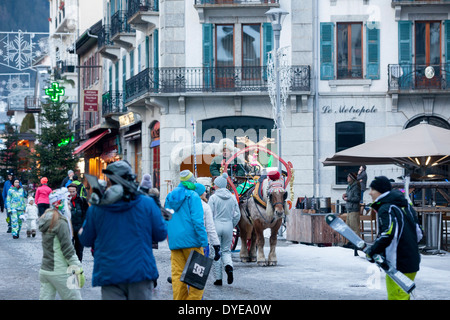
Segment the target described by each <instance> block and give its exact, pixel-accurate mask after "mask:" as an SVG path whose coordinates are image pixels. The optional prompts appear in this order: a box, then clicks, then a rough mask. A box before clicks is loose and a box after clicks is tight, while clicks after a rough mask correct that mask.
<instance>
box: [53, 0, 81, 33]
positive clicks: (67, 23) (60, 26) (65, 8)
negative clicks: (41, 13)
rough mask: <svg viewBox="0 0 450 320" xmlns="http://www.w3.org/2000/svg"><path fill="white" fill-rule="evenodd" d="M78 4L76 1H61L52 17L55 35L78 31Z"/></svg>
mask: <svg viewBox="0 0 450 320" xmlns="http://www.w3.org/2000/svg"><path fill="white" fill-rule="evenodd" d="M77 10H78V9H77V3H76V0H65V1H61V4H60V6H59V7H58V8H57V9H56V13H55V15H54V16H53V17H52V20H53V23H54V25H53V30H54V32H55V33H67V32H74V31H76V30H77V22H76V19H77Z"/></svg>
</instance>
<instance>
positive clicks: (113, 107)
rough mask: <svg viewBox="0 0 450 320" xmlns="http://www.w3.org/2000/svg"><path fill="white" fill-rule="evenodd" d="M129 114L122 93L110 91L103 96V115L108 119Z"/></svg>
mask: <svg viewBox="0 0 450 320" xmlns="http://www.w3.org/2000/svg"><path fill="white" fill-rule="evenodd" d="M126 112H127V108H126V107H125V102H124V99H123V94H122V92H121V91H108V92H106V93H105V94H103V96H102V115H103V117H108V116H112V115H117V114H119V115H120V114H123V113H126Z"/></svg>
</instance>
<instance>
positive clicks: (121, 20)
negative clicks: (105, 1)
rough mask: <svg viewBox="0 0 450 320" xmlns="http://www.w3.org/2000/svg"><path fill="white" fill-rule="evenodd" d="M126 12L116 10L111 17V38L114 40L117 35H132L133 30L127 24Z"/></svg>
mask: <svg viewBox="0 0 450 320" xmlns="http://www.w3.org/2000/svg"><path fill="white" fill-rule="evenodd" d="M127 21H128V19H127V11H126V10H118V11H117V12H116V13H114V14H113V15H112V16H111V38H114V37H115V36H116V35H118V34H119V33H134V32H136V30H135V29H133V28H131V25H129V24H128V22H127Z"/></svg>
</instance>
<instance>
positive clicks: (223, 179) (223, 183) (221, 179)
mask: <svg viewBox="0 0 450 320" xmlns="http://www.w3.org/2000/svg"><path fill="white" fill-rule="evenodd" d="M227 178H228V174H227V173H226V172H224V173H222V175H221V176H218V177H217V178H216V180H214V184H215V185H216V186H217V187H219V188H226V187H227V184H228V181H227Z"/></svg>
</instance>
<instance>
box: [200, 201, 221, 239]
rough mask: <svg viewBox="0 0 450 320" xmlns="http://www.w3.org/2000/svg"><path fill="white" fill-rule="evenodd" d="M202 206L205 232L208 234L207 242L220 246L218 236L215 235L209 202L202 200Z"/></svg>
mask: <svg viewBox="0 0 450 320" xmlns="http://www.w3.org/2000/svg"><path fill="white" fill-rule="evenodd" d="M202 206H203V220H204V222H205V228H206V233H207V234H208V242H209V244H210V245H213V246H216V245H217V246H220V241H219V237H218V236H217V232H216V226H215V225H214V219H213V215H212V211H211V207H210V206H209V204H208V203H207V202H205V201H203V200H202Z"/></svg>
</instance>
